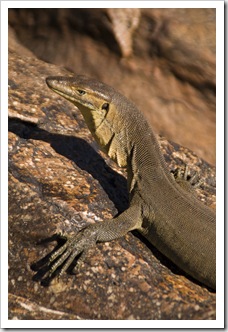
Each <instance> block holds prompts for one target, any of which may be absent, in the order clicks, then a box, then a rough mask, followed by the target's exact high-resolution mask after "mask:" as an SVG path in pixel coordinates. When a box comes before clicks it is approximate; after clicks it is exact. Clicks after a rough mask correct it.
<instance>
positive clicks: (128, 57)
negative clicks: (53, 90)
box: [9, 8, 215, 164]
mask: <svg viewBox="0 0 228 332" xmlns="http://www.w3.org/2000/svg"><path fill="white" fill-rule="evenodd" d="M111 13H112V15H111V16H110V10H107V9H17V10H16V9H14V10H13V9H11V10H9V22H10V25H11V26H12V27H13V29H14V30H15V32H16V34H17V36H18V38H19V39H20V41H21V43H23V44H24V45H25V46H26V47H28V48H29V49H30V50H32V51H33V52H34V53H35V54H36V55H37V56H38V57H39V58H41V59H43V60H45V61H47V62H50V63H55V64H58V65H60V66H62V67H66V68H69V69H70V70H72V71H74V72H75V73H77V74H86V75H88V76H92V77H95V78H97V79H100V80H101V81H104V82H105V83H108V84H110V85H111V86H114V87H116V88H117V89H119V90H120V91H122V92H123V93H124V94H125V95H126V96H128V97H130V98H131V99H132V100H134V101H135V102H136V104H137V105H138V106H139V108H140V109H141V110H142V112H144V113H145V115H146V117H147V118H148V120H149V121H150V123H151V125H152V126H153V128H154V130H155V131H156V132H157V133H159V134H161V135H163V136H165V137H167V138H168V139H170V140H172V141H174V142H177V143H179V144H180V145H182V146H186V147H188V148H190V149H191V150H193V151H196V152H197V154H198V155H199V156H201V157H202V158H204V159H205V160H207V161H208V162H210V163H211V164H215V9H200V8H199V9H142V10H141V13H140V14H139V13H138V12H137V11H136V12H134V13H133V14H132V15H131V16H132V20H130V19H129V9H128V10H126V11H124V9H122V12H121V13H120V12H119V10H118V9H117V10H116V11H115V10H112V11H111ZM110 17H112V19H111V18H110ZM138 20H139V22H138ZM134 22H135V23H134ZM118 23H119V24H118ZM119 35H121V36H122V38H121V41H120V38H119V37H118V36H119ZM122 55H123V56H124V58H122Z"/></svg>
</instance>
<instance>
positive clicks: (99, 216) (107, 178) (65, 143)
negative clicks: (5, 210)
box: [9, 33, 216, 320]
mask: <svg viewBox="0 0 228 332" xmlns="http://www.w3.org/2000/svg"><path fill="white" fill-rule="evenodd" d="M49 75H67V72H66V71H65V70H63V69H60V68H59V67H58V66H55V65H51V64H48V63H46V62H43V61H41V60H39V59H37V58H36V56H35V55H34V54H33V53H32V52H30V51H28V50H27V49H26V48H24V47H23V46H22V45H21V44H20V43H17V40H16V39H15V36H14V34H13V33H10V40H9V115H10V119H9V319H26V320H28V319H31V320H33V319H61V320H62V319H69V320H71V319H74V320H77V319H114V320H116V319H163V320H164V319H215V312H216V311H215V310H216V304H215V300H216V297H215V294H214V293H213V292H211V291H210V290H208V289H206V288H205V287H203V286H202V285H199V284H197V283H196V282H194V281H193V280H191V279H190V278H188V277H187V276H185V275H184V274H183V273H182V271H180V270H178V269H177V267H175V266H174V265H173V264H172V263H171V262H169V261H168V260H167V259H166V258H165V257H164V256H162V255H161V254H160V253H159V252H158V251H157V250H156V249H155V248H154V247H153V246H152V245H150V244H149V243H148V242H146V240H144V239H143V238H141V237H140V236H139V235H138V234H137V233H134V234H132V233H129V234H128V235H127V236H125V237H124V238H121V239H119V240H118V241H113V242H109V243H105V244H98V245H97V248H95V249H94V251H92V252H91V254H90V256H89V257H87V259H86V261H85V263H84V265H83V266H82V267H81V268H80V269H79V270H78V271H77V273H76V275H71V274H67V273H66V274H64V275H63V276H62V277H61V279H60V280H53V281H52V283H51V284H50V285H49V286H47V285H45V283H44V282H43V283H42V282H40V281H41V279H42V278H43V274H42V273H43V272H45V271H43V270H42V268H39V269H38V271H33V269H34V263H36V267H39V266H41V265H42V264H41V263H42V261H41V262H39V261H40V260H41V259H42V258H43V257H45V256H47V255H48V254H49V253H50V251H51V250H52V249H53V248H54V247H55V245H56V242H50V241H49V240H48V238H50V240H51V239H55V238H54V237H53V234H55V233H56V232H60V231H62V232H64V233H74V232H76V231H78V230H79V229H81V228H82V227H84V226H86V225H88V224H89V223H93V222H98V221H102V220H104V219H107V218H110V217H112V216H113V215H115V214H116V213H118V212H120V211H123V210H124V209H125V208H126V206H127V202H128V200H127V189H126V179H125V174H124V172H123V171H122V170H120V169H118V167H117V166H116V165H115V164H114V163H113V162H111V161H110V160H109V159H107V158H106V156H105V155H104V154H103V153H101V152H98V150H97V147H96V145H95V143H94V141H93V139H92V137H91V135H90V133H89V131H88V130H87V128H86V126H85V124H84V122H83V119H82V117H81V115H80V112H79V111H77V109H76V108H73V107H72V105H71V104H70V103H68V102H67V101H65V100H63V99H62V98H61V97H59V96H57V95H55V94H54V93H52V92H51V91H50V90H49V89H48V88H47V87H46V84H45V77H47V76H49ZM138 75H139V73H138ZM136 81H137V75H136ZM136 81H135V83H136ZM118 89H119V90H120V91H122V92H123V93H124V89H121V87H120V88H118ZM135 94H136V92H135ZM141 105H142V104H141ZM139 106H140V105H139ZM161 121H162V120H161ZM160 144H161V147H162V150H163V152H164V155H165V158H166V161H167V163H168V165H169V167H170V169H171V170H173V169H175V167H176V166H180V167H184V164H185V163H187V164H189V167H190V170H191V172H193V173H194V170H200V175H201V177H202V178H203V179H204V180H205V181H204V183H205V184H204V186H203V189H204V190H198V191H197V194H198V196H199V199H202V200H204V202H205V203H206V204H208V205H210V206H212V207H215V170H214V168H212V167H210V166H209V164H207V163H206V162H204V161H203V160H202V159H200V158H199V157H197V155H196V154H194V153H192V152H191V151H189V150H188V149H186V148H182V147H180V146H179V145H177V144H174V143H168V142H167V141H166V140H164V139H160ZM52 237H53V238H52ZM42 240H43V241H42ZM38 243H39V245H38ZM38 262H39V263H38ZM32 268H33V269H32Z"/></svg>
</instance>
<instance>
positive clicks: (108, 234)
mask: <svg viewBox="0 0 228 332" xmlns="http://www.w3.org/2000/svg"><path fill="white" fill-rule="evenodd" d="M46 83H47V85H48V87H49V88H50V89H52V90H53V91H54V92H56V93H57V94H59V95H60V96H62V97H64V98H65V99H67V100H69V101H70V102H72V103H73V104H74V105H75V106H77V108H78V109H79V110H80V111H81V113H82V115H83V117H84V119H85V122H86V124H87V126H88V128H89V130H90V131H91V133H92V135H93V137H94V138H95V140H96V141H97V142H98V144H99V146H100V148H101V149H102V150H103V151H104V152H106V153H107V154H108V156H109V157H110V158H111V159H113V160H114V161H116V163H117V164H118V165H119V166H120V167H126V168H127V181H128V191H129V207H128V208H127V209H126V210H125V211H124V212H122V213H121V214H120V215H118V216H117V217H115V218H113V219H110V220H105V221H104V222H99V223H96V224H91V225H89V226H88V227H87V228H84V229H82V230H81V231H80V232H79V233H77V234H76V235H74V236H72V237H68V238H67V240H66V242H65V244H64V245H63V246H62V247H60V248H59V249H58V250H57V251H55V252H54V253H53V254H52V255H51V257H50V259H49V262H50V265H51V266H50V269H49V276H50V277H51V276H52V275H53V273H54V272H56V270H57V269H58V267H59V266H61V265H62V267H61V271H60V275H61V274H62V273H63V272H64V271H66V270H67V269H68V268H69V266H70V265H71V263H72V262H73V260H74V258H75V257H77V256H79V255H80V254H81V255H80V257H79V259H78V261H77V266H78V265H80V263H81V262H82V261H83V260H84V258H85V256H86V253H87V251H88V249H89V248H91V247H93V246H95V244H96V243H97V242H105V241H111V240H114V239H117V238H120V237H122V236H124V235H125V234H126V233H127V232H129V231H132V230H135V229H136V230H138V231H139V232H140V233H141V234H142V235H143V236H144V237H145V238H146V239H147V240H149V242H150V243H151V244H152V245H154V246H155V247H156V248H157V249H158V250H159V251H160V252H161V253H162V254H164V255H165V256H166V257H168V258H169V259H170V260H171V261H172V262H173V263H175V264H176V265H177V266H178V267H179V268H181V269H182V270H183V271H185V272H186V273H187V274H189V275H190V276H191V277H193V278H194V279H196V280H197V281H199V282H201V283H202V284H204V285H206V286H208V287H210V288H212V289H215V288H216V223H215V213H214V211H213V210H212V209H210V208H209V207H207V206H206V205H204V204H203V203H201V202H200V201H199V200H198V199H197V197H195V195H194V194H193V193H192V192H190V191H186V190H185V189H184V188H183V187H182V186H180V185H179V184H178V183H177V181H175V179H174V177H173V176H172V174H171V173H170V172H169V170H168V167H167V165H166V162H165V159H164V157H163V155H162V152H161V149H160V147H159V144H158V141H157V138H156V136H155V134H154V132H153V130H152V128H151V126H150V125H149V124H148V122H147V121H146V119H145V118H144V116H143V115H142V113H141V112H140V111H139V110H138V109H137V107H136V106H135V105H134V104H133V103H132V102H131V101H129V100H128V99H127V98H126V97H125V96H123V95H121V94H120V93H119V92H117V91H116V90H114V89H113V88H112V87H110V86H108V85H106V84H104V83H101V82H99V81H97V80H94V79H91V78H88V77H86V76H82V75H78V76H75V77H48V78H47V79H46Z"/></svg>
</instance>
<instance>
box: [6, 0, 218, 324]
mask: <svg viewBox="0 0 228 332" xmlns="http://www.w3.org/2000/svg"><path fill="white" fill-rule="evenodd" d="M31 7H33V8H52V7H54V8H104V7H107V8H128V7H130V8H216V91H217V98H216V164H217V165H219V167H217V212H216V217H217V238H216V239H217V241H216V242H217V246H216V250H217V256H216V259H217V288H216V289H217V291H216V300H217V304H216V306H217V310H216V320H214V321H205V320H204V321H194V320H192V321H183V320H180V321H172V320H169V321H144V320H139V321H129V320H128V321H125V320H121V321H104V320H101V321H100V320H95V321H86V320H84V321H80V320H78V321H70V320H42V321H33V320H21V321H19V320H16V321H14V320H8V286H7V285H8V279H7V277H8V275H7V273H6V271H7V270H8V255H6V253H8V243H7V241H8V236H7V234H8V229H7V226H8V223H7V220H8V209H6V207H7V206H8V183H7V179H8V177H7V170H8V162H7V161H8V152H7V151H8V146H7V142H8V139H7V128H8V117H7V112H6V105H8V34H7V32H8V8H31ZM218 41H219V42H218ZM223 41H224V1H221V0H215V1H105V2H104V1H2V2H1V171H2V172H1V193H2V196H1V245H2V247H1V249H2V250H1V272H2V274H1V327H2V328H64V329H65V328H109V327H111V328H121V329H122V328H140V329H141V328H223V327H224V223H223V221H224V43H223Z"/></svg>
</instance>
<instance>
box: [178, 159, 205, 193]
mask: <svg viewBox="0 0 228 332" xmlns="http://www.w3.org/2000/svg"><path fill="white" fill-rule="evenodd" d="M172 174H173V176H174V178H175V180H176V182H177V183H178V184H179V185H180V186H181V187H182V188H183V189H186V190H187V191H191V189H192V188H194V189H196V188H199V187H200V186H201V185H202V183H203V180H199V175H198V173H197V172H195V173H194V174H193V175H192V176H190V175H189V167H188V165H185V168H184V172H182V170H181V169H180V168H177V169H176V170H175V171H174V172H172Z"/></svg>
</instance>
